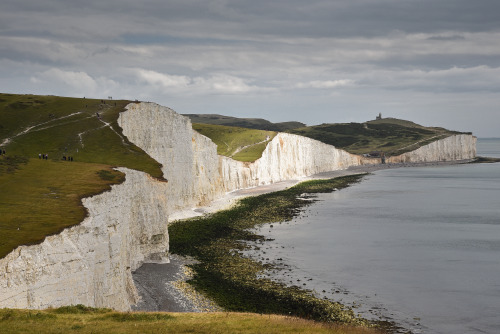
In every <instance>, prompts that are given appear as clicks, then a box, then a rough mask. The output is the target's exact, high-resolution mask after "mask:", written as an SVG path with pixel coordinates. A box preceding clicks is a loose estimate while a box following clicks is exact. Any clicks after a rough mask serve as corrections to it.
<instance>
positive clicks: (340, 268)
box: [260, 139, 500, 333]
mask: <svg viewBox="0 0 500 334" xmlns="http://www.w3.org/2000/svg"><path fill="white" fill-rule="evenodd" d="M477 147H478V155H480V156H490V157H500V139H479V141H478V145H477ZM318 199H319V201H318V202H316V203H314V204H312V205H311V206H309V207H308V208H307V209H306V210H305V211H304V212H302V214H301V215H300V216H299V217H297V218H296V219H294V220H293V221H291V222H288V223H282V224H274V225H273V227H272V228H271V227H270V226H269V225H267V226H264V227H262V228H261V229H260V233H261V234H265V235H266V237H268V238H272V239H274V241H273V242H272V243H268V247H267V249H266V250H265V252H266V253H265V255H264V257H265V258H268V259H269V262H274V263H282V264H283V266H284V268H286V269H285V270H282V271H280V273H279V274H274V276H273V277H274V278H275V279H277V280H280V281H283V282H285V283H287V284H289V285H298V286H301V287H304V288H308V289H311V290H313V291H315V292H316V293H317V294H318V295H319V296H322V297H324V296H326V297H328V298H331V299H333V300H337V301H341V302H343V303H345V304H347V305H349V306H353V307H354V308H355V310H356V311H357V312H358V313H360V314H361V315H362V316H364V317H367V318H373V319H388V320H391V321H394V322H396V323H397V324H399V325H401V326H402V327H403V328H405V329H406V330H411V331H412V332H413V333H500V163H495V164H466V165H451V166H436V167H416V168H399V169H389V170H381V171H377V172H375V173H373V174H370V175H368V176H365V177H364V178H363V180H362V181H361V182H360V183H357V184H355V185H352V186H350V187H348V188H345V189H342V190H340V191H336V192H333V193H331V194H322V195H320V196H319V197H318ZM261 256H262V254H261ZM281 259H282V260H281Z"/></svg>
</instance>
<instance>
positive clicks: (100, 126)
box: [0, 94, 162, 177]
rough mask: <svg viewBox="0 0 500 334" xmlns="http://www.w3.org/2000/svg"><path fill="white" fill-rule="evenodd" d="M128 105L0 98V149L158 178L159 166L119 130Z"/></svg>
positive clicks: (34, 97) (30, 97) (51, 98)
mask: <svg viewBox="0 0 500 334" xmlns="http://www.w3.org/2000/svg"><path fill="white" fill-rule="evenodd" d="M130 102H131V101H125V100H119V101H118V100H117V101H109V100H97V99H85V98H67V97H56V96H37V95H15V94H0V147H1V148H2V149H4V150H6V152H7V153H8V154H9V155H10V156H15V155H18V156H24V157H30V158H38V154H40V153H42V154H48V156H49V159H51V160H61V159H62V158H63V156H71V157H73V158H74V159H75V161H79V162H87V163H102V164H107V165H111V166H123V167H129V168H132V169H137V170H141V171H144V172H147V173H149V174H151V175H152V176H155V177H162V172H161V166H160V164H159V163H158V162H156V161H155V160H154V159H152V158H151V157H150V156H149V155H147V154H146V153H145V152H144V151H143V150H141V149H140V148H138V147H137V146H135V145H134V144H132V143H130V142H129V141H128V140H127V138H126V137H125V136H123V134H122V131H121V128H120V127H119V126H118V123H117V120H118V114H119V113H120V112H121V111H123V110H124V108H125V106H126V105H127V104H129V103H130Z"/></svg>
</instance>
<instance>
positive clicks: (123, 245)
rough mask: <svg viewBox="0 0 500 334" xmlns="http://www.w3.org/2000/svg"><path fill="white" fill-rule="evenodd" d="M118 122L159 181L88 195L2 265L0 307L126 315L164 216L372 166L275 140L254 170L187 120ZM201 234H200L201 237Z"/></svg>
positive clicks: (459, 141)
mask: <svg viewBox="0 0 500 334" xmlns="http://www.w3.org/2000/svg"><path fill="white" fill-rule="evenodd" d="M127 109H128V110H127V111H125V112H123V113H122V114H121V115H120V118H119V125H120V126H121V127H122V129H123V133H124V135H126V136H127V137H128V139H129V140H130V141H132V142H133V143H134V144H136V145H137V146H139V147H141V148H142V149H143V150H144V151H146V152H147V153H148V154H149V155H150V156H152V157H153V158H155V159H156V160H157V161H158V162H160V163H161V164H162V165H163V167H162V169H163V173H164V177H165V178H166V179H167V180H168V183H167V182H161V181H158V180H155V179H153V178H151V177H149V176H148V175H146V174H144V173H142V172H138V171H134V170H129V169H124V168H123V169H120V170H121V171H123V172H124V173H126V181H125V182H124V183H123V184H120V185H115V186H113V187H112V189H111V190H110V191H108V192H105V193H103V194H100V195H97V196H93V197H90V198H86V199H84V200H83V204H84V205H85V207H86V208H87V209H88V211H89V215H88V217H87V218H86V219H85V220H84V221H83V222H82V223H81V224H80V225H78V226H74V227H71V228H68V229H66V230H64V231H63V232H61V233H60V234H58V235H54V236H50V237H47V238H46V239H45V241H44V242H42V243H41V244H39V245H34V246H20V247H18V248H17V249H16V250H14V251H13V252H11V253H10V254H9V255H7V257H5V258H3V259H0V307H12V308H46V307H49V306H54V307H57V306H61V305H70V304H79V303H81V304H85V305H89V306H95V307H111V308H114V309H117V310H129V309H130V305H131V304H134V303H136V302H137V298H138V296H137V291H136V288H135V286H134V284H133V281H132V277H131V271H133V270H135V269H136V268H138V267H139V266H140V265H141V264H142V263H144V262H161V261H167V252H168V233H167V220H168V217H169V216H170V215H172V214H174V213H175V212H178V211H181V210H184V209H186V208H192V207H196V206H203V205H206V204H208V203H209V202H211V201H213V200H215V199H217V198H220V197H222V196H223V195H224V194H225V193H226V192H229V191H232V190H236V189H241V188H246V187H252V186H258V185H263V184H269V183H273V182H278V181H282V180H289V179H297V178H301V177H305V176H308V175H312V174H316V173H320V172H326V171H332V170H338V169H344V168H347V167H349V166H355V165H361V164H368V163H378V161H379V160H378V159H366V158H361V157H359V156H356V155H352V154H349V153H347V152H345V151H342V150H339V149H336V148H335V147H333V146H331V145H327V144H323V143H321V142H319V141H316V140H313V139H309V138H305V137H301V136H297V135H292V134H286V133H280V134H278V135H277V136H276V137H275V138H273V140H272V141H270V143H269V144H268V145H267V148H266V149H265V151H264V152H263V155H262V158H260V159H259V160H257V161H256V162H254V163H243V162H238V161H234V160H232V159H230V158H227V157H222V156H218V155H217V147H216V145H215V144H214V143H213V142H212V141H211V140H210V139H209V138H207V137H205V136H203V135H201V134H199V133H197V132H196V131H193V130H192V127H191V122H190V120H189V119H188V118H187V117H183V116H181V115H178V114H177V113H175V112H174V111H172V110H171V109H169V108H166V107H162V106H159V105H157V104H154V103H137V104H136V103H133V104H130V105H129V106H128V107H127ZM474 156H475V138H474V137H472V136H468V135H457V136H453V137H450V138H446V139H444V140H442V141H439V142H436V143H432V144H429V145H427V146H424V147H422V148H420V149H418V150H416V151H414V152H410V153H406V154H403V155H401V156H399V157H393V158H391V160H390V162H423V161H442V160H461V159H470V158H473V157H474ZM200 233H202V231H200Z"/></svg>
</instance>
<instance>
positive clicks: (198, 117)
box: [184, 114, 305, 132]
mask: <svg viewBox="0 0 500 334" xmlns="http://www.w3.org/2000/svg"><path fill="white" fill-rule="evenodd" d="M184 116H187V117H189V118H190V119H191V122H193V123H201V124H214V125H225V126H236V127H241V128H248V129H257V130H267V131H278V132H283V131H286V130H290V129H295V128H300V127H304V126H305V124H304V123H300V122H281V123H272V122H270V121H268V120H265V119H262V118H238V117H231V116H223V115H217V114H184Z"/></svg>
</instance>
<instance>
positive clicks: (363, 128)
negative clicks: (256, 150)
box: [184, 113, 470, 156]
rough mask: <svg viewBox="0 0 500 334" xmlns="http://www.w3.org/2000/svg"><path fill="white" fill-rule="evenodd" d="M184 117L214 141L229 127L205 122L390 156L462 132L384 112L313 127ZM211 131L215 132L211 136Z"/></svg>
mask: <svg viewBox="0 0 500 334" xmlns="http://www.w3.org/2000/svg"><path fill="white" fill-rule="evenodd" d="M184 116H187V117H189V118H190V119H191V121H192V122H193V124H194V125H193V126H194V127H195V129H196V130H197V131H199V132H201V133H203V134H204V135H206V136H208V137H210V138H212V137H213V138H212V139H215V140H214V141H215V142H217V137H219V136H221V135H222V134H223V133H225V132H228V131H229V128H224V127H219V128H218V131H213V130H212V131H208V129H207V128H208V127H207V126H204V125H203V124H211V125H221V126H226V127H227V126H232V127H243V128H249V129H259V130H268V131H278V132H288V133H293V134H297V135H300V136H304V137H309V138H312V139H316V140H319V141H321V142H323V143H325V144H329V145H333V146H335V147H337V148H341V149H344V150H346V151H348V152H349V153H353V154H369V153H370V152H384V154H385V155H388V156H391V155H399V154H402V153H405V152H409V151H412V150H415V149H417V148H419V147H421V146H424V145H427V144H429V143H432V142H433V141H437V140H440V139H443V138H446V137H449V136H451V135H454V134H463V133H462V132H457V131H451V130H447V129H444V128H440V127H425V126H422V125H419V124H416V123H413V122H411V121H405V120H401V119H396V118H382V114H381V113H379V115H377V116H376V119H375V120H373V121H367V122H364V123H324V124H321V125H313V126H306V125H305V124H303V123H300V122H294V121H291V122H283V123H271V122H270V121H267V120H264V119H261V118H237V117H229V116H222V115H214V114H207V115H205V114H185V115H184ZM212 129H213V127H212ZM210 132H213V133H214V134H213V135H211V133H210ZM466 134H470V133H466Z"/></svg>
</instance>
